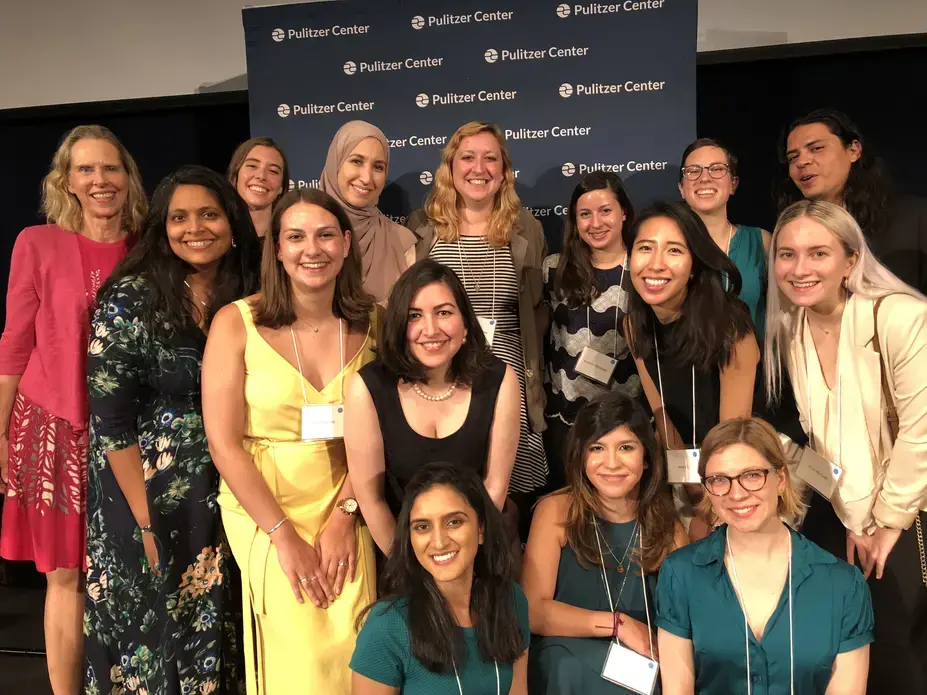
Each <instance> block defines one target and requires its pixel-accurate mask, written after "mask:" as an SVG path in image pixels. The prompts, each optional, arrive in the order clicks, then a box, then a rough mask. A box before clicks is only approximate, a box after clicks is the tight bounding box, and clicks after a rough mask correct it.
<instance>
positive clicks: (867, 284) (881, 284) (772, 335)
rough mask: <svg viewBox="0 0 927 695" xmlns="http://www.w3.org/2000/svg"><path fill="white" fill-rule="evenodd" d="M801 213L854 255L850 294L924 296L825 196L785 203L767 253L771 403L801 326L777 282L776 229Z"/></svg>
mask: <svg viewBox="0 0 927 695" xmlns="http://www.w3.org/2000/svg"><path fill="white" fill-rule="evenodd" d="M802 217H807V218H808V219H811V220H814V221H815V222H818V223H819V224H821V225H822V226H824V227H825V228H826V229H827V230H828V231H829V232H830V233H831V234H833V235H834V236H835V237H836V238H837V241H839V242H840V245H841V246H842V247H843V251H844V253H846V255H847V257H852V256H856V257H857V258H856V263H855V264H854V265H853V267H852V268H851V269H850V275H849V277H847V281H846V287H847V290H848V292H849V293H850V294H858V295H859V296H860V297H864V298H866V299H878V298H879V297H884V296H886V295H889V294H907V295H910V296H912V297H917V298H919V299H925V297H924V295H922V294H921V293H920V292H918V291H917V290H915V289H914V288H913V287H911V286H909V285H907V284H905V283H904V282H903V281H902V280H901V279H899V278H898V277H897V276H896V275H895V274H894V273H892V272H891V271H890V270H889V269H888V268H886V267H885V266H884V265H882V264H881V263H880V262H879V260H878V259H877V258H876V257H875V255H874V254H873V253H872V251H871V250H870V248H869V245H868V244H867V243H866V237H865V236H864V235H863V231H862V229H860V226H859V224H857V222H856V220H855V219H853V216H852V215H851V214H850V213H849V212H847V211H846V210H845V209H844V208H843V207H841V206H839V205H835V204H834V203H828V202H825V201H823V200H800V201H798V202H797V203H793V204H792V205H789V206H788V207H787V208H786V209H785V210H783V211H782V214H780V215H779V219H778V221H777V222H776V228H775V230H774V231H773V235H772V242H771V243H770V244H769V252H768V254H767V266H768V281H767V282H768V287H767V290H766V345H765V348H764V358H763V361H764V365H765V366H764V371H765V381H766V398H767V401H768V402H769V403H777V402H778V401H779V399H780V397H781V391H782V352H783V349H785V346H787V345H788V344H789V343H790V342H791V341H792V340H793V339H794V338H795V336H796V333H797V331H798V328H799V327H798V314H799V309H800V307H798V306H796V305H795V304H793V303H792V302H790V301H789V299H788V298H787V297H786V296H785V294H783V293H782V292H781V291H780V290H779V286H778V285H777V284H776V268H775V264H776V251H777V248H778V245H779V244H778V242H779V232H781V231H782V228H783V227H785V225H787V224H789V223H790V222H794V221H795V220H797V219H800V218H802Z"/></svg>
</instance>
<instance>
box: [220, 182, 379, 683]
mask: <svg viewBox="0 0 927 695" xmlns="http://www.w3.org/2000/svg"><path fill="white" fill-rule="evenodd" d="M354 239H355V238H354V235H353V234H352V227H351V221H350V218H349V217H348V215H347V213H346V212H345V211H344V209H342V207H341V205H339V204H338V202H337V201H336V200H335V199H334V198H333V197H332V196H330V195H328V194H327V193H325V192H324V191H320V190H318V189H314V188H306V189H302V190H294V191H290V192H289V193H287V194H285V195H284V196H283V198H281V199H280V202H279V203H278V204H277V206H276V208H275V209H274V216H273V219H272V220H271V228H270V233H269V234H268V235H267V236H265V237H264V251H263V257H262V261H261V291H260V293H259V294H255V295H252V296H250V297H245V298H244V299H241V300H240V301H237V302H235V303H234V304H233V305H231V306H228V307H226V308H225V309H224V310H223V311H221V312H219V315H218V316H217V317H216V321H215V324H214V325H213V328H212V331H211V332H210V335H209V342H208V343H207V345H206V357H205V358H204V360H203V419H204V421H205V423H206V432H207V436H208V438H209V450H210V451H211V452H212V456H213V459H214V460H215V462H216V467H217V468H218V469H219V472H220V473H221V475H222V482H221V485H220V488H219V499H218V504H219V506H220V507H221V508H222V520H223V523H224V524H225V529H226V532H227V533H228V538H229V543H230V544H231V548H232V553H233V554H234V556H235V559H236V560H237V561H238V565H239V567H240V568H241V573H242V584H243V586H244V589H245V591H244V595H243V599H244V603H243V609H244V614H245V621H244V630H245V635H244V642H245V651H246V653H248V654H250V655H252V657H253V658H249V659H248V661H247V663H246V668H247V673H246V675H247V692H248V695H258V694H259V693H282V692H289V691H290V690H292V688H293V684H294V683H299V684H300V685H301V687H303V688H305V689H308V690H310V691H314V692H318V693H319V694H320V695H321V694H322V693H344V692H349V690H350V686H349V682H350V672H349V669H348V660H349V659H350V657H351V652H352V650H353V649H354V640H355V637H356V634H355V631H354V620H355V619H356V618H357V616H358V614H359V613H360V611H361V610H362V609H363V608H364V607H365V606H367V605H368V604H369V603H370V602H371V601H372V600H373V599H374V572H375V568H374V551H373V543H372V541H371V539H370V533H369V532H368V531H367V528H366V527H365V526H364V525H363V524H361V523H359V522H358V516H359V515H358V513H357V511H358V506H357V500H356V499H355V497H354V488H353V484H352V478H351V476H350V474H349V471H348V467H347V463H346V460H345V458H346V457H345V446H344V439H343V436H344V428H343V426H342V421H343V420H342V418H343V415H344V394H345V389H346V380H347V379H348V377H350V376H351V375H352V374H353V373H355V372H356V371H357V370H358V369H360V368H361V367H362V366H363V365H364V364H366V363H367V362H369V361H370V360H372V359H373V356H374V348H375V345H376V335H377V316H378V311H377V309H376V307H375V305H374V298H373V297H372V296H371V295H369V294H368V293H367V292H365V291H364V289H363V286H362V281H361V258H360V251H359V249H358V248H357V246H356V244H354V243H353V242H354Z"/></svg>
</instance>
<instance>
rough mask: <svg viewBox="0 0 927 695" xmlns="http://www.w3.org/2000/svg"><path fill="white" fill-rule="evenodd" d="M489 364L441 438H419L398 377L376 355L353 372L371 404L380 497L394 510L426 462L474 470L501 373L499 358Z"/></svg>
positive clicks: (483, 453) (483, 454)
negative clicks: (381, 459) (460, 416)
mask: <svg viewBox="0 0 927 695" xmlns="http://www.w3.org/2000/svg"><path fill="white" fill-rule="evenodd" d="M490 359H491V362H490V366H489V367H488V368H487V369H486V370H484V371H482V372H480V373H479V374H477V375H476V377H475V378H474V379H473V385H472V386H471V391H472V393H471V395H470V409H469V410H468V411H467V417H466V419H465V420H464V423H463V425H462V426H461V427H460V429H458V430H457V431H456V432H454V433H452V434H449V435H448V436H446V437H441V438H434V437H425V436H422V435H421V434H419V433H418V432H416V431H415V430H413V429H412V427H411V426H410V425H409V423H408V421H406V417H405V414H404V413H403V412H402V403H400V401H399V391H398V390H397V388H396V387H397V384H398V379H397V378H396V376H394V375H393V373H392V372H390V371H389V370H388V369H387V368H386V365H384V364H383V362H382V361H380V360H379V359H377V360H374V361H373V362H369V363H367V364H366V365H364V366H363V367H362V368H361V369H360V371H358V374H359V375H360V376H361V378H362V379H363V380H364V383H365V384H366V385H367V390H368V391H369V392H370V396H371V398H373V405H374V407H375V408H376V409H377V419H379V421H380V433H381V435H382V437H383V453H384V456H385V459H386V483H385V486H384V487H385V495H386V502H387V504H388V505H389V508H390V509H391V510H392V512H393V514H395V515H398V514H399V509H400V507H402V498H403V493H404V491H405V488H406V485H407V484H408V483H409V480H411V479H412V476H413V475H414V474H415V472H416V471H417V470H418V469H419V468H420V467H421V466H422V465H423V464H426V463H434V462H438V461H441V462H444V463H454V464H457V465H460V466H464V467H466V468H472V469H473V470H475V471H476V472H477V473H479V474H480V475H483V473H484V471H485V469H486V460H487V458H488V457H489V433H490V430H491V429H492V421H493V416H494V414H495V409H496V397H497V396H498V395H499V388H500V387H501V386H502V379H503V378H504V377H505V362H503V361H502V360H500V359H499V358H498V357H494V356H492V355H490Z"/></svg>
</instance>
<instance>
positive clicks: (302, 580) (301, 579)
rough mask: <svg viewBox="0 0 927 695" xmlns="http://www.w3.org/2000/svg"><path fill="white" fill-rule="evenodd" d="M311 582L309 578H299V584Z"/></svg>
mask: <svg viewBox="0 0 927 695" xmlns="http://www.w3.org/2000/svg"><path fill="white" fill-rule="evenodd" d="M309 581H310V580H309V578H308V577H300V578H299V583H300V584H308V583H309Z"/></svg>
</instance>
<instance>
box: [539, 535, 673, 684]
mask: <svg viewBox="0 0 927 695" xmlns="http://www.w3.org/2000/svg"><path fill="white" fill-rule="evenodd" d="M598 522H599V529H600V530H601V532H602V533H603V536H604V540H605V542H606V543H607V544H608V546H609V547H610V548H611V551H612V553H614V554H615V556H616V557H617V558H618V560H620V559H622V558H623V557H624V551H625V548H627V547H628V543H629V541H630V540H631V534H632V533H633V532H634V527H635V522H633V521H631V522H628V523H624V524H613V523H609V522H607V521H603V520H601V519H599V520H598ZM603 551H604V552H605V565H606V572H605V576H606V577H607V578H608V582H609V588H610V589H611V593H612V601H615V600H616V598H617V597H618V594H619V592H620V593H621V603H620V610H621V612H622V613H625V614H627V615H629V616H631V617H632V618H634V619H635V620H640V621H641V622H642V623H646V622H647V616H646V613H645V612H644V586H643V582H642V581H641V576H640V568H639V567H638V565H637V564H636V563H635V564H633V565H631V570H630V571H625V572H623V573H619V572H618V571H617V567H618V562H617V561H616V560H615V559H614V558H612V556H611V554H609V552H608V551H607V550H605V548H604V547H603ZM627 566H628V562H627V561H626V562H625V567H627ZM625 577H627V580H626V581H625V585H624V590H623V591H622V589H621V583H622V580H624V579H625ZM647 584H648V594H647V601H648V605H649V607H650V621H651V624H652V625H653V626H654V628H655V627H656V611H655V608H654V602H655V601H654V595H655V590H656V578H655V577H654V576H653V575H651V576H648V577H647ZM554 600H555V601H560V602H561V603H568V604H570V605H571V606H576V607H578V608H585V609H586V610H590V611H606V612H607V611H610V610H611V609H610V607H609V605H608V594H607V593H606V591H605V585H604V584H603V579H602V571H601V569H600V568H599V567H597V566H591V565H590V566H588V567H583V566H582V565H581V564H580V562H579V560H578V559H577V557H576V553H574V552H573V549H572V548H571V547H570V546H569V545H567V546H566V547H564V548H563V550H562V551H561V552H560V566H559V569H558V570H557V586H556V588H555V589H554ZM609 642H611V640H610V639H607V638H597V637H541V636H537V635H536V636H535V637H534V638H533V639H532V640H531V651H530V652H529V653H528V692H529V693H531V695H626V694H627V695H632V691H630V690H627V689H626V688H622V687H621V686H619V685H615V684H614V683H612V682H610V681H607V680H605V679H604V678H602V666H603V665H604V664H605V655H606V653H607V652H608V645H609ZM654 646H656V643H654ZM655 692H659V684H658V686H657V689H656V690H655Z"/></svg>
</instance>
